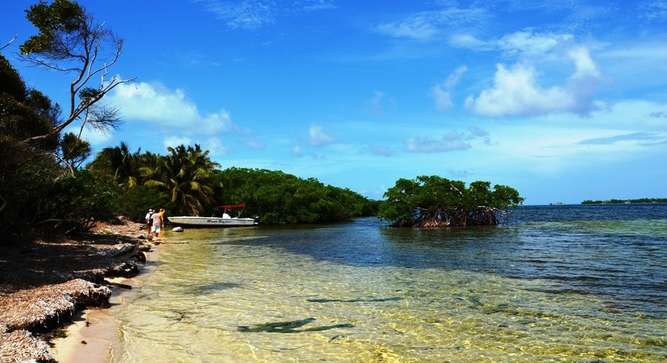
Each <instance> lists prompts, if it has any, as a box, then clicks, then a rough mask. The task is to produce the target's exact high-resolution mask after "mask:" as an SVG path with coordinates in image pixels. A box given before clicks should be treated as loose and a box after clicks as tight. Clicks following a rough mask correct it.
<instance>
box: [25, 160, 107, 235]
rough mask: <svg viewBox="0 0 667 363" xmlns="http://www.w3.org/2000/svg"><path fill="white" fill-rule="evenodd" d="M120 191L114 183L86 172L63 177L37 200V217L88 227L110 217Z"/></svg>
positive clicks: (82, 171) (80, 171)
mask: <svg viewBox="0 0 667 363" xmlns="http://www.w3.org/2000/svg"><path fill="white" fill-rule="evenodd" d="M119 192H120V190H119V189H118V188H117V187H116V186H115V185H113V183H112V182H111V181H110V180H108V179H106V178H104V177H100V176H97V175H94V174H92V173H90V172H89V171H87V170H79V171H76V172H75V173H74V174H73V175H70V174H68V175H66V176H64V177H62V178H59V179H57V180H56V181H55V182H54V183H52V184H51V185H50V188H49V192H48V194H47V195H46V196H45V197H44V196H43V197H42V198H40V200H39V203H38V206H37V218H38V219H39V220H41V221H48V220H49V219H56V220H64V221H68V222H72V223H74V224H76V225H79V226H83V227H88V226H89V223H92V222H94V221H96V220H98V221H99V220H108V219H110V218H112V217H113V215H114V211H115V210H116V202H117V200H118V198H119Z"/></svg>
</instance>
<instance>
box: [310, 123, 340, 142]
mask: <svg viewBox="0 0 667 363" xmlns="http://www.w3.org/2000/svg"><path fill="white" fill-rule="evenodd" d="M308 136H309V141H310V144H311V145H313V146H324V145H329V144H332V143H333V142H334V141H336V138H335V137H333V136H332V135H330V134H328V133H326V132H325V131H324V130H323V129H322V126H320V125H311V126H310V128H309V129H308Z"/></svg>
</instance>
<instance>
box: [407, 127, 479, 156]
mask: <svg viewBox="0 0 667 363" xmlns="http://www.w3.org/2000/svg"><path fill="white" fill-rule="evenodd" d="M480 139H481V140H483V141H484V143H485V144H488V143H489V142H490V141H489V134H488V132H486V131H484V130H482V129H480V128H477V127H472V128H469V129H468V130H466V131H450V132H448V133H446V134H444V135H442V137H440V138H434V137H430V136H422V137H411V138H409V139H407V140H406V141H405V146H406V150H407V151H409V152H413V153H443V152H449V151H457V150H467V149H470V148H471V147H472V143H473V142H474V141H475V140H480Z"/></svg>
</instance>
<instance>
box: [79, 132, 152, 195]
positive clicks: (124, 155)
mask: <svg viewBox="0 0 667 363" xmlns="http://www.w3.org/2000/svg"><path fill="white" fill-rule="evenodd" d="M139 153H140V150H137V151H135V152H134V153H132V152H130V148H129V147H128V146H127V144H126V143H124V142H121V143H120V146H115V147H107V148H104V149H102V151H100V152H99V153H98V154H97V156H96V157H95V160H94V161H93V162H92V163H91V164H90V166H89V168H90V169H91V170H93V171H97V172H102V173H106V174H108V175H111V176H112V177H113V178H114V180H116V181H117V182H118V185H120V186H121V187H127V188H134V187H135V186H137V185H138V180H137V176H138V175H139V173H138V165H139V164H138V162H137V159H138V157H139Z"/></svg>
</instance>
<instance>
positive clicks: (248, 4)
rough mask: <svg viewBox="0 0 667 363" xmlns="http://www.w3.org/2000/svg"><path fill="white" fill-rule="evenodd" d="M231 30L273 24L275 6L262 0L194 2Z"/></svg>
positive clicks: (199, 0)
mask: <svg viewBox="0 0 667 363" xmlns="http://www.w3.org/2000/svg"><path fill="white" fill-rule="evenodd" d="M195 2H198V3H201V4H202V5H203V6H204V8H205V9H206V10H208V11H209V12H211V13H213V14H215V15H216V16H217V17H218V18H219V19H220V20H222V21H224V22H225V24H227V26H228V27H230V28H232V29H256V28H259V27H261V26H263V25H266V24H271V23H273V22H274V20H275V17H276V9H275V4H273V2H270V1H262V0H241V1H220V0H195Z"/></svg>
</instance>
